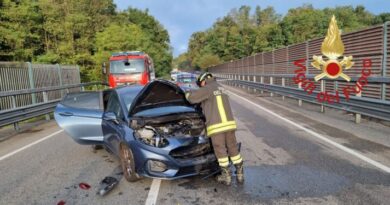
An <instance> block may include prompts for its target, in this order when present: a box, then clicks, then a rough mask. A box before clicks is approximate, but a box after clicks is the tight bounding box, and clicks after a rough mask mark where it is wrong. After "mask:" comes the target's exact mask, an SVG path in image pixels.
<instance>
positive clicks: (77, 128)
mask: <svg viewBox="0 0 390 205" xmlns="http://www.w3.org/2000/svg"><path fill="white" fill-rule="evenodd" d="M103 112H104V104H103V91H92V92H78V93H70V94H68V95H67V96H65V98H64V99H63V100H62V101H61V102H60V103H59V104H58V105H57V107H56V109H55V111H54V118H55V120H56V121H57V124H58V125H59V126H60V127H61V128H62V129H64V130H65V132H66V133H67V134H68V135H69V136H71V137H72V138H73V140H74V141H76V142H77V143H79V144H83V145H95V144H102V143H103V131H102V116H103Z"/></svg>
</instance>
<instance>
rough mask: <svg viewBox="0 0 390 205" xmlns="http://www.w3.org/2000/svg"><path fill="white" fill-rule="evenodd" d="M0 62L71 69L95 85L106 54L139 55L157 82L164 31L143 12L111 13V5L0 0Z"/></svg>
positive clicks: (164, 61) (166, 50)
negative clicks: (145, 59)
mask: <svg viewBox="0 0 390 205" xmlns="http://www.w3.org/2000/svg"><path fill="white" fill-rule="evenodd" d="M0 34H1V35H0V61H32V62H35V63H37V62H40V63H60V64H77V65H79V66H80V67H81V71H82V81H94V80H100V79H101V64H102V63H103V62H104V61H106V62H107V61H108V58H109V56H110V54H111V52H116V51H127V50H141V51H145V52H146V53H148V54H149V55H150V56H151V57H152V58H153V60H154V64H155V67H156V72H157V75H158V76H164V75H167V74H168V73H169V71H170V69H171V62H172V52H171V48H170V41H169V35H168V32H167V30H166V29H165V28H164V27H163V26H162V25H161V24H160V23H159V22H158V21H157V20H156V19H155V18H154V17H153V16H151V15H150V14H149V13H148V11H147V10H145V11H141V10H138V9H134V8H128V9H127V10H124V11H117V9H116V5H115V4H114V3H113V1H112V0H77V1H76V0H64V1H59V0H19V1H13V0H0Z"/></svg>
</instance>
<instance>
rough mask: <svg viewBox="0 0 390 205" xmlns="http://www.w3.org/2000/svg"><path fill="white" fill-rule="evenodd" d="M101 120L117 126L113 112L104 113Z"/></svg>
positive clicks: (117, 122)
mask: <svg viewBox="0 0 390 205" xmlns="http://www.w3.org/2000/svg"><path fill="white" fill-rule="evenodd" d="M103 120H106V121H112V122H114V123H115V124H119V121H118V118H117V117H116V115H115V113H113V112H105V113H104V115H103Z"/></svg>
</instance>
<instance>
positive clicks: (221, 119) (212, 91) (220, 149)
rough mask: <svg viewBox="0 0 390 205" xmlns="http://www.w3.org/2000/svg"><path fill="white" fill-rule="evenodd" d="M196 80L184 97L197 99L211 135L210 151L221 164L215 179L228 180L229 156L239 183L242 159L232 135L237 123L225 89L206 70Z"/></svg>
mask: <svg viewBox="0 0 390 205" xmlns="http://www.w3.org/2000/svg"><path fill="white" fill-rule="evenodd" d="M196 83H197V84H198V86H199V89H198V90H196V91H190V92H187V93H186V98H187V100H188V101H189V102H190V103H192V104H195V103H201V107H202V110H203V114H204V116H205V117H206V126H207V136H208V137H211V141H212V144H213V148H214V152H215V155H216V157H217V159H218V163H219V166H220V167H221V174H220V175H218V176H217V181H218V182H219V183H222V184H226V185H230V184H231V181H232V179H231V172H230V169H229V158H230V161H231V162H232V163H233V165H234V166H235V168H236V176H237V181H238V182H239V183H243V182H244V168H243V160H242V157H241V155H240V153H239V150H238V147H237V141H236V136H235V130H236V128H237V125H236V121H235V120H234V118H233V114H232V111H231V108H230V103H229V98H228V96H227V94H226V93H225V89H224V88H223V87H222V86H220V85H219V84H218V83H217V81H216V80H215V78H214V77H213V76H212V75H211V73H209V72H205V73H202V74H201V75H200V76H199V77H198V79H197V82H196Z"/></svg>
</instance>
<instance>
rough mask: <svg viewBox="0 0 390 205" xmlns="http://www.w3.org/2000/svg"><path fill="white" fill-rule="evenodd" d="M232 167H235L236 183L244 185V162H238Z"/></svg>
mask: <svg viewBox="0 0 390 205" xmlns="http://www.w3.org/2000/svg"><path fill="white" fill-rule="evenodd" d="M234 166H235V167H236V176H237V182H238V183H240V184H242V183H244V162H240V163H238V164H236V165H234Z"/></svg>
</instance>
